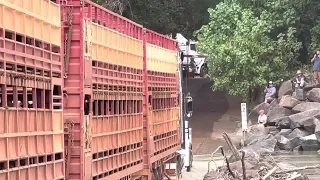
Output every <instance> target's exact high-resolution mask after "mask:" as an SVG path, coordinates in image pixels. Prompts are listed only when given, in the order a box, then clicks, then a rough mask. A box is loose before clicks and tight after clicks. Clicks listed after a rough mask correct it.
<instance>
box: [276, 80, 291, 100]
mask: <svg viewBox="0 0 320 180" xmlns="http://www.w3.org/2000/svg"><path fill="white" fill-rule="evenodd" d="M292 93H293V87H292V82H291V80H288V81H285V82H283V83H282V84H281V86H280V88H279V91H278V97H279V98H282V96H285V95H292Z"/></svg>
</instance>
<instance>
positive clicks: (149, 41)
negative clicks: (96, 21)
mask: <svg viewBox="0 0 320 180" xmlns="http://www.w3.org/2000/svg"><path fill="white" fill-rule="evenodd" d="M145 47H146V51H145V57H146V62H147V66H146V70H145V71H146V74H147V77H148V82H147V86H146V90H147V91H148V99H149V106H148V123H149V129H150V130H149V136H150V138H151V139H150V146H151V149H152V151H151V153H150V161H151V162H150V163H152V167H153V168H155V167H158V170H157V171H160V172H163V166H164V162H166V161H167V160H169V159H172V157H174V156H175V155H176V154H175V152H176V151H177V150H179V149H180V148H181V146H180V142H181V140H180V132H179V129H180V125H179V122H180V117H179V112H180V108H179V99H178V98H179V79H178V78H179V76H178V57H177V54H178V52H177V42H176V41H175V40H173V39H171V38H169V37H167V36H164V35H161V34H158V33H156V32H153V31H151V30H146V33H145ZM156 174H159V172H158V173H156ZM153 176H155V174H153ZM160 178H162V175H160Z"/></svg>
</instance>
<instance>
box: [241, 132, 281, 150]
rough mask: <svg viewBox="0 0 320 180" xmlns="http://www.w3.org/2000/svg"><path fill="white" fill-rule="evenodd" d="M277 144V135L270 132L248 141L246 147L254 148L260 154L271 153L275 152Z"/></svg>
mask: <svg viewBox="0 0 320 180" xmlns="http://www.w3.org/2000/svg"><path fill="white" fill-rule="evenodd" d="M276 144H277V140H276V139H275V137H274V136H272V135H271V134H268V135H266V136H258V137H256V138H255V139H254V140H252V141H251V142H250V143H248V144H247V146H246V147H245V148H244V149H252V150H254V151H255V152H256V153H258V154H260V153H262V154H263V153H271V152H274V149H275V147H276Z"/></svg>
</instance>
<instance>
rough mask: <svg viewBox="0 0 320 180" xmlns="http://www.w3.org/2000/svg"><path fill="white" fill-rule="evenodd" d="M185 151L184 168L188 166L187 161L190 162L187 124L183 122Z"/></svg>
mask: <svg viewBox="0 0 320 180" xmlns="http://www.w3.org/2000/svg"><path fill="white" fill-rule="evenodd" d="M184 129H185V135H184V136H185V142H184V143H185V151H186V156H185V157H184V166H189V165H190V164H189V160H190V157H189V156H190V152H189V151H190V143H189V132H188V130H189V122H188V121H185V127H184Z"/></svg>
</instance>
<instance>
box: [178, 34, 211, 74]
mask: <svg viewBox="0 0 320 180" xmlns="http://www.w3.org/2000/svg"><path fill="white" fill-rule="evenodd" d="M176 39H177V41H178V44H179V49H180V54H181V56H182V57H183V58H182V59H183V60H182V70H183V71H184V74H186V73H188V74H189V77H194V75H199V76H200V77H205V76H206V75H207V74H208V66H207V63H206V55H204V54H200V53H199V51H198V42H197V41H192V40H187V39H186V38H185V37H183V36H182V35H181V34H179V33H178V34H177V37H176Z"/></svg>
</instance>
